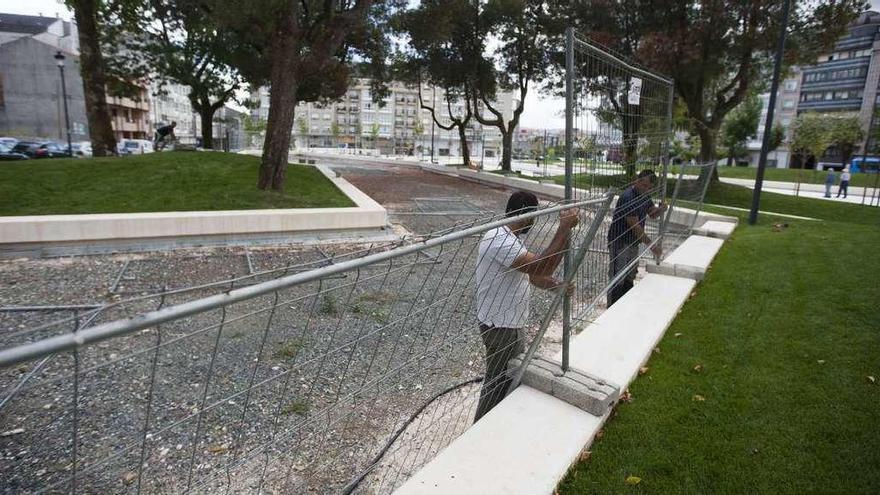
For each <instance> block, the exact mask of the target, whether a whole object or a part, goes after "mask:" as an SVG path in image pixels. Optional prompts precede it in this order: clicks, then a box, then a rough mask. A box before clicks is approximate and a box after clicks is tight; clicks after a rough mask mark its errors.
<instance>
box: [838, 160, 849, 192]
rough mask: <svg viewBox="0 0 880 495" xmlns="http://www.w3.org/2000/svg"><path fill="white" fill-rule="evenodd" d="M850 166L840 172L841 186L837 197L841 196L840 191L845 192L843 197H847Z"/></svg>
mask: <svg viewBox="0 0 880 495" xmlns="http://www.w3.org/2000/svg"><path fill="white" fill-rule="evenodd" d="M849 179H850V174H849V167H846V168H844V169H843V172H841V173H840V187H839V188H837V197H838V198H839V197H840V193H843V197H844V198H846V192H847V189H848V188H849Z"/></svg>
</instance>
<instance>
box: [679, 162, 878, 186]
mask: <svg viewBox="0 0 880 495" xmlns="http://www.w3.org/2000/svg"><path fill="white" fill-rule="evenodd" d="M670 173H672V174H677V173H678V167H677V166H673V167H672V169H671V171H670ZM757 173H758V169H757V168H754V167H727V166H721V165H719V166H718V175H720V176H721V177H731V178H735V179H751V180H755V176H756V175H757ZM825 175H826V172H820V171H817V170H802V169H794V168H768V169H766V170H764V180H773V181H780V182H801V183H807V184H824V183H825ZM838 175H839V174H838ZM838 180H839V179H838ZM876 180H877V175H876V174H866V173H858V174H853V176H852V179H851V180H850V186H859V187H862V186H868V187H872V186H873V185H874V182H875V181H876Z"/></svg>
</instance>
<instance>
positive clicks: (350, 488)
mask: <svg viewBox="0 0 880 495" xmlns="http://www.w3.org/2000/svg"><path fill="white" fill-rule="evenodd" d="M481 381H483V377H482V376H478V377H476V378H471V379H470V380H467V381H464V382H461V383H458V384H456V385H453V386H451V387H449V388H447V389H446V390H443V391H441V392H439V393H437V394H436V395H434V396H433V397H431V398H430V399H428V401H427V402H425V403H424V404H422V406H421V407H420V408H418V409H417V410H416V412H414V413H413V415H412V416H410V417H409V419H408V420H407V421H406V422H405V423H403V424H402V425H400V428H398V429H397V431H395V432H394V434H393V435H391V438H389V439H388V442H387V443H386V444H385V446H384V447H382V450H380V451H379V453H378V454H376V457H374V458H373V460H372V461H370V463H369V465H367V468H366V469H364V470H363V471H362V472H361V474H359V475H358V476H357V477H355V478H352V480H351V481H350V482H349V483H348V484H347V485H345V488H343V489H342V493H343V494H344V495H351V493H353V492H354V490H355V489H356V488H357V487H358V485H360V484H361V482H362V481H364V478H366V477H367V475H368V474H370V471H372V470H373V468H375V467H376V466H377V465H379V461H381V460H382V457H384V456H385V454H387V453H388V450H389V449H390V448H391V446H392V445H394V442H396V441H397V439H398V437H400V435H402V434H403V432H404V431H405V430H406V428H407V427H408V426H409V425H411V424H412V422H413V421H415V420H416V418H417V417H418V416H419V414H422V411H424V410H425V409H426V408H427V407H428V406H430V405H431V404H432V403H433V402H434V401H435V400H437V399H439V398H440V397H443V396H444V395H446V394H448V393H449V392H452V391H454V390H458V389H460V388H462V387H464V386H465V385H470V384H472V383H479V382H481Z"/></svg>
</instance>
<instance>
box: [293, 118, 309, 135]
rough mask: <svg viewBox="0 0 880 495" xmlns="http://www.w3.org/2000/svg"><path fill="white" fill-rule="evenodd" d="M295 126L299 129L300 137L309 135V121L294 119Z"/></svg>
mask: <svg viewBox="0 0 880 495" xmlns="http://www.w3.org/2000/svg"><path fill="white" fill-rule="evenodd" d="M296 125H297V127H298V128H299V134H300V136H308V135H309V121H308V120H306V119H305V118H303V117H299V118H298V119H296Z"/></svg>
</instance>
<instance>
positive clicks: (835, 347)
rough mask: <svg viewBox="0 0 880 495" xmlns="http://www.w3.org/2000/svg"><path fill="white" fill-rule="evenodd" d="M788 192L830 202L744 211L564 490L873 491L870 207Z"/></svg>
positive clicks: (876, 400)
mask: <svg viewBox="0 0 880 495" xmlns="http://www.w3.org/2000/svg"><path fill="white" fill-rule="evenodd" d="M717 194H723V195H724V196H723V198H725V199H731V200H734V201H740V200H741V198H739V196H738V191H722V192H719V193H717ZM774 196H775V195H774ZM785 198H786V199H787V200H788V199H790V200H791V201H792V202H791V203H789V202H787V201H785V202H784V201H782V199H781V198H778V200H779V202H778V203H775V201H774V200H776V199H777V198H774V200H768V199H767V197H766V196H765V202H764V203H762V206H766V208H767V209H773V210H777V209H790V211H789V212H790V213H792V214H797V215H804V216H816V213H817V212H818V211H826V212H832V211H833V213H829V214H828V215H826V216H828V217H830V216H833V215H839V216H838V218H837V219H836V220H835V219H831V218H829V219H828V220H826V221H823V222H809V221H788V224H789V227H788V228H785V229H782V230H781V231H779V232H776V231H774V229H773V228H771V225H770V223H771V222H772V221H773V220H778V219H772V218H770V217H767V216H764V217H762V221H761V222H759V224H758V225H756V226H748V225H744V224H741V226H740V227H739V228H738V229H737V230H736V232H735V234H734V236H733V237H732V238H731V240H729V241H728V242H727V243H725V246H724V248H723V249H722V250H721V252H720V253H719V255H718V257H717V258H716V260H715V262H714V263H713V266H712V269H711V270H710V272H709V273H708V275H707V277H706V279H705V280H704V281H703V282H702V283H701V284H700V285H699V286H698V288H697V291H696V293H695V294H694V295H693V297H692V298H691V299H690V300H689V301H688V303H687V304H685V306H684V308H683V309H682V312H681V314H680V315H679V316H678V317H677V318H676V320H675V322H674V323H673V325H672V326H671V327H670V329H669V330H668V331H667V333H666V336H665V337H664V339H663V340H662V341H661V343H660V344H659V349H660V352H658V353H655V354H654V356H652V358H651V361H650V362H649V364H648V366H649V370H648V371H647V372H646V373H645V374H644V375H642V376H640V377H639V378H637V379H636V381H635V382H634V383H633V384H632V386H631V388H630V391H631V393H632V397H633V399H632V401H631V402H629V403H623V404H621V405H620V406H619V407H618V409H617V413H616V415H615V417H613V418H612V419H611V420H610V421H609V423H608V424H607V425H606V428H605V432H604V436H603V437H602V438H601V440H598V441H597V442H596V443H595V444H594V445H593V451H592V456H591V458H590V459H589V460H588V461H585V462H581V463H579V464H578V465H577V466H576V467H574V468H573V470H572V471H571V472H570V473H569V475H568V477H567V478H566V479H565V480H564V481H563V483H562V484H561V486H560V490H559V492H560V493H561V494H584V493H603V494H604V493H878V492H880V449H878V448H877V446H878V445H880V428H878V426H877V422H878V419H880V412H878V411H880V385H878V384H876V383H872V382H871V381H870V379H869V378H868V377H869V376H873V377H874V378H875V379H876V380H877V382H878V383H880V311H878V307H877V303H878V301H880V284H878V283H877V280H878V278H880V258H878V257H876V256H872V255H870V254H868V253H869V251H870V250H869V249H866V248H867V247H869V246H877V245H878V244H880V229H878V228H877V218H878V217H877V216H876V214H875V210H876V209H870V210H869V209H868V208H866V207H860V206H854V205H842V204H841V205H827V206H825V204H824V203H823V206H824V207H825V208H827V209H825V210H818V209H817V208H819V207H818V206H816V205H812V204H808V203H807V202H808V201H810V200H804V199H799V198H791V197H785ZM715 201H720V199H719V198H718V197H717V196H716V199H715ZM815 201H817V202H818V200H815ZM736 206H739V205H736ZM832 206H835V207H836V206H839V209H834V210H832V209H831V208H832ZM866 224H867V225H866ZM678 334H680V335H679V336H678V337H676V335H678ZM697 366H699V368H698V369H699V371H697V370H695V367H697ZM697 396H701V397H703V398H705V400H702V401H701V400H699V399H700V397H697ZM630 476H635V477H638V478H640V479H641V481H640V482H639V483H637V484H628V483H627V482H626V480H627V478H628V477H630ZM632 481H634V480H632Z"/></svg>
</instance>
